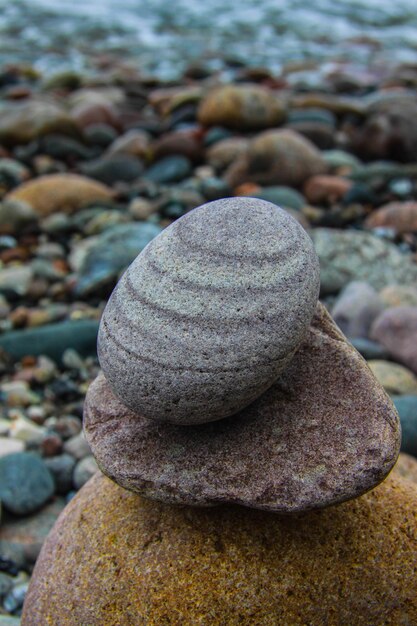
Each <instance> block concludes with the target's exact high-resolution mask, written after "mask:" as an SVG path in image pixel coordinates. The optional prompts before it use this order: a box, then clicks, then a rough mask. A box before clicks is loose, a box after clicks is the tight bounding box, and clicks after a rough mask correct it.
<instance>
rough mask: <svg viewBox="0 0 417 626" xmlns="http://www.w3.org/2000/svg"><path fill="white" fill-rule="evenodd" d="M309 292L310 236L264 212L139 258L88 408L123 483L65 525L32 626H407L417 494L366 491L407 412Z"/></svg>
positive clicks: (117, 303)
mask: <svg viewBox="0 0 417 626" xmlns="http://www.w3.org/2000/svg"><path fill="white" fill-rule="evenodd" d="M318 288H319V274H318V262H317V257H316V254H315V252H314V248H313V245H312V243H311V240H310V239H309V237H308V236H307V234H306V233H305V232H304V231H303V229H302V227H301V226H300V225H299V224H298V222H296V221H295V220H293V219H292V218H291V217H290V216H289V215H288V214H287V213H285V212H284V211H282V210H280V209H278V208H277V207H276V206H275V205H273V204H270V203H268V202H265V201H263V200H255V199H251V198H244V199H242V198H238V199H230V200H220V201H216V202H212V203H210V204H207V205H204V206H202V207H199V208H198V209H195V210H194V211H192V212H190V213H188V214H187V215H185V216H184V217H183V218H181V219H180V220H178V221H177V222H175V223H174V224H173V225H172V226H170V227H169V228H168V229H166V230H165V231H164V232H163V233H161V235H159V236H158V237H157V238H156V239H155V240H153V241H152V242H151V243H150V244H149V245H148V246H147V247H146V248H145V250H144V251H143V252H142V253H141V254H140V255H139V257H138V258H137V259H136V260H135V261H134V262H133V264H132V265H131V266H130V268H129V269H128V270H127V272H126V273H125V274H124V275H123V277H122V278H121V280H120V282H119V285H118V287H117V288H116V290H115V291H114V293H113V295H112V297H111V298H110V300H109V303H108V305H107V308H106V310H105V312H104V315H103V318H102V322H101V329H100V333H99V355H100V361H101V365H102V368H103V373H102V374H100V375H99V377H98V378H97V379H96V381H95V382H94V383H93V384H92V386H91V387H90V390H89V392H88V395H87V399H86V406H85V433H86V436H87V439H88V441H89V443H90V445H91V448H92V451H93V453H94V455H95V457H96V460H97V463H98V465H99V467H100V469H101V470H102V472H103V473H104V474H106V475H107V476H108V477H109V478H110V479H112V481H114V482H112V481H109V480H108V478H105V477H103V476H102V475H101V474H98V475H97V476H96V477H95V478H93V479H92V481H90V482H89V483H88V484H87V485H86V486H85V487H84V488H83V489H82V490H81V492H80V493H79V495H78V496H77V497H76V498H75V499H74V500H73V501H72V502H71V504H70V505H69V506H68V507H67V509H66V511H65V512H64V514H63V515H62V516H61V518H60V521H59V522H58V524H57V525H56V527H55V529H54V530H53V532H52V533H51V535H50V537H49V539H48V540H47V542H46V544H45V546H44V549H43V552H42V554H41V557H40V559H39V561H38V564H37V566H36V570H35V573H34V577H33V582H32V584H31V588H30V590H29V594H28V598H27V601H26V606H25V611H24V614H23V625H24V626H28V625H32V624H33V625H35V624H40V623H59V624H63V625H66V624H68V625H76V624H89V625H90V624H91V625H95V624H97V625H100V626H103V625H109V626H110V625H115V624H117V625H124V624H126V625H127V624H147V625H151V624H155V625H156V624H158V625H159V624H178V625H179V624H197V623H201V624H208V625H211V624H213V625H220V624H253V625H259V624H260V625H263V624H265V625H266V624H290V623H291V624H298V623H300V624H302V623H309V624H323V623H328V624H337V623H347V622H349V623H355V624H361V623H363V624H369V623H372V624H383V623H413V622H414V621H416V619H417V602H416V599H415V595H414V594H413V585H414V573H413V572H414V569H415V567H416V565H417V558H416V556H415V551H414V552H413V549H414V548H413V546H415V541H416V539H417V525H416V521H415V515H414V513H413V509H414V508H415V505H416V504H417V492H416V491H415V486H414V485H413V484H412V483H411V481H408V480H406V479H401V478H398V477H397V478H395V479H390V480H389V481H387V482H385V483H384V484H383V485H382V486H380V487H378V488H377V489H375V490H374V491H372V492H371V493H370V494H367V495H363V494H365V492H368V491H370V490H371V489H373V488H374V487H376V486H377V485H378V483H380V482H381V481H382V480H383V479H384V478H385V477H386V476H387V474H388V473H389V471H390V470H391V468H392V467H393V465H394V463H395V461H396V459H397V456H398V452H399V445H400V436H401V435H400V428H399V421H398V415H397V413H396V411H395V409H394V407H393V405H392V402H391V401H390V399H389V397H388V396H387V395H386V394H385V392H384V391H383V389H382V387H381V386H380V385H379V383H378V382H377V381H376V379H375V378H374V376H373V375H372V373H371V371H370V370H369V368H368V367H367V365H366V363H365V361H364V360H363V359H362V358H361V357H360V356H359V354H358V353H357V352H356V351H355V349H354V348H353V347H352V346H351V345H350V344H349V343H348V342H347V341H346V339H345V338H344V336H343V335H342V334H341V333H340V331H339V330H338V328H337V326H336V325H335V324H334V322H333V321H332V319H331V318H330V316H329V315H328V313H327V312H326V311H325V309H324V307H323V306H322V305H321V304H319V303H318ZM114 483H117V484H114ZM345 501H350V502H345ZM343 502H345V503H344V504H340V503H343ZM336 504H339V506H337V507H332V508H329V509H328V508H327V507H329V506H330V505H336ZM178 505H180V506H178ZM215 505H217V506H215ZM219 505H222V506H219ZM242 505H243V506H242ZM323 509H325V510H323ZM289 514H292V515H291V516H289ZM403 529H407V531H406V532H405V531H404V530H403ZM399 571H401V575H400V576H399V575H398V572H399Z"/></svg>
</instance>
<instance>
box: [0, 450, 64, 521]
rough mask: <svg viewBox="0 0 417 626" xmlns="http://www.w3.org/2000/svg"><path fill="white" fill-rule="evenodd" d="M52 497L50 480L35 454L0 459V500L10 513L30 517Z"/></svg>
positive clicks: (43, 465)
mask: <svg viewBox="0 0 417 626" xmlns="http://www.w3.org/2000/svg"><path fill="white" fill-rule="evenodd" d="M53 493H54V481H53V478H52V476H51V474H50V472H49V471H48V469H47V467H46V466H45V463H44V462H43V461H42V459H40V458H39V457H38V456H36V455H35V454H32V453H30V452H16V453H15V454H9V455H8V456H4V457H2V458H0V500H1V501H2V503H3V505H4V507H5V508H6V509H7V510H8V511H10V512H11V513H15V514H16V515H27V514H28V513H32V512H33V511H36V510H37V509H39V508H40V507H41V506H42V505H43V504H45V502H47V501H48V500H49V498H50V497H51V496H52V495H53Z"/></svg>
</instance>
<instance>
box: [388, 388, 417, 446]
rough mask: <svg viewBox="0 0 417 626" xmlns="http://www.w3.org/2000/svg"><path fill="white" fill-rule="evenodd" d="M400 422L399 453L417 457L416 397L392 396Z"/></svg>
mask: <svg viewBox="0 0 417 626" xmlns="http://www.w3.org/2000/svg"><path fill="white" fill-rule="evenodd" d="M392 399H393V401H394V405H395V408H396V409H397V411H398V415H399V416H400V421H401V434H402V436H401V451H402V452H408V454H413V455H414V456H417V396H413V395H410V396H394V397H393V398H392Z"/></svg>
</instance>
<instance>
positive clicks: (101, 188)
mask: <svg viewBox="0 0 417 626" xmlns="http://www.w3.org/2000/svg"><path fill="white" fill-rule="evenodd" d="M112 198H113V192H112V190H111V189H110V188H109V187H107V186H106V185H103V184H102V183H99V182H97V181H95V180H91V179H90V178H86V177H85V176H79V175H78V174H50V175H47V176H40V177H39V178H35V179H34V180H30V181H28V182H27V183H23V185H19V187H16V189H14V190H13V191H12V192H11V193H9V194H8V195H7V196H6V200H19V201H21V202H26V203H27V204H29V205H30V206H31V207H32V208H33V209H34V210H35V211H36V212H37V213H38V214H39V215H41V216H42V217H46V216H47V215H51V213H55V212H56V211H60V212H64V213H74V212H75V211H77V210H78V209H81V208H82V207H84V206H87V205H89V204H91V203H92V202H96V201H97V202H100V201H101V202H106V201H107V202H108V201H110V200H111V199H112Z"/></svg>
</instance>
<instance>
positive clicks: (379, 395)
mask: <svg viewBox="0 0 417 626" xmlns="http://www.w3.org/2000/svg"><path fill="white" fill-rule="evenodd" d="M323 381H325V390H323ZM200 411H201V413H202V416H203V418H205V408H204V405H202V408H201V409H200ZM84 428H85V432H86V437H87V439H88V441H89V443H90V445H91V448H92V451H93V454H94V455H95V457H96V460H97V462H98V465H99V467H100V469H101V470H102V471H103V472H104V473H105V474H107V475H108V476H109V477H111V478H113V479H114V480H115V481H116V482H118V483H119V484H120V485H122V486H123V487H126V488H127V489H131V490H133V491H137V492H138V493H141V494H142V495H145V496H147V497H150V498H156V499H159V500H162V501H165V502H173V503H182V504H194V505H203V506H204V505H212V504H219V503H222V502H233V503H238V504H243V505H246V506H250V507H255V508H263V509H267V510H273V511H280V512H285V513H291V512H297V511H301V510H308V509H312V508H319V507H324V506H328V505H330V504H334V503H336V502H340V501H343V500H347V499H350V498H354V497H356V496H358V495H360V494H362V493H363V492H365V491H367V490H368V489H371V488H372V487H374V486H375V485H376V484H377V483H378V482H380V481H381V480H382V479H383V478H384V477H385V476H386V474H387V473H388V472H389V470H390V469H391V467H392V465H393V464H394V463H395V461H396V458H397V456H398V452H399V445H400V436H401V435H400V430H399V422H398V416H397V414H396V412H395V411H394V408H393V405H392V403H391V401H390V400H389V398H388V397H387V396H386V395H385V393H384V392H383V390H382V388H381V387H380V386H379V385H378V384H377V382H376V381H375V379H374V378H373V376H372V375H371V373H370V372H369V369H368V368H367V366H366V364H365V362H364V361H363V360H362V358H361V357H360V356H359V355H358V353H357V352H356V351H355V350H353V349H352V348H351V347H350V346H349V344H348V343H347V342H346V341H345V339H344V338H343V336H342V335H341V334H340V333H339V331H338V329H337V327H336V326H335V325H334V323H333V322H332V321H331V319H330V317H329V316H328V314H327V313H326V312H325V310H324V308H323V307H322V306H319V307H318V310H317V314H316V316H315V318H314V321H313V324H312V326H311V327H310V329H309V333H308V335H307V338H306V339H305V341H304V343H303V344H302V346H301V347H300V349H299V350H298V352H297V353H296V355H295V356H294V358H293V359H292V361H291V363H290V364H289V365H288V366H287V369H286V370H285V371H284V372H283V373H282V374H281V376H280V378H279V379H278V380H277V382H276V383H275V384H274V385H273V386H272V387H271V389H269V391H267V392H266V393H265V394H264V395H263V396H261V397H260V398H259V399H258V400H257V401H256V402H254V403H253V404H252V405H250V406H249V407H247V408H246V409H245V410H243V411H242V412H241V413H240V414H238V415H235V416H233V417H230V418H229V419H227V420H223V421H222V422H220V423H214V424H206V425H199V426H194V427H191V426H189V427H187V428H184V427H180V426H175V425H159V424H157V423H155V422H151V421H149V420H146V419H144V418H143V417H141V416H140V415H138V414H136V413H133V412H132V411H130V410H129V409H127V408H126V407H125V406H124V405H123V404H122V403H121V402H120V400H118V399H117V397H116V396H115V395H114V394H113V393H112V391H111V389H110V386H109V384H108V383H107V382H106V379H105V378H104V376H103V375H102V374H101V375H100V376H99V377H98V378H97V379H96V381H95V382H94V383H93V384H92V385H91V387H90V389H89V392H88V394H87V399H86V405H85V422H84ZM115 450H117V455H116V454H115V452H114V451H115Z"/></svg>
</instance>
